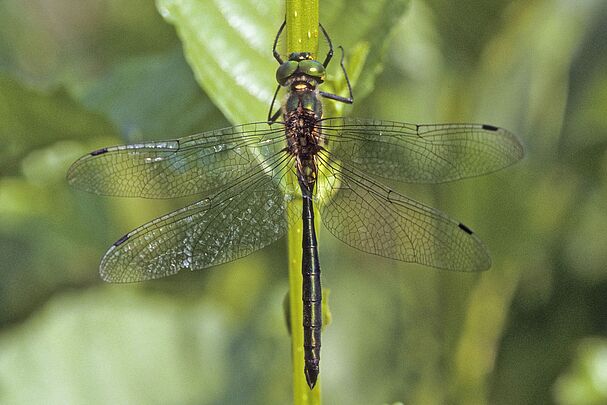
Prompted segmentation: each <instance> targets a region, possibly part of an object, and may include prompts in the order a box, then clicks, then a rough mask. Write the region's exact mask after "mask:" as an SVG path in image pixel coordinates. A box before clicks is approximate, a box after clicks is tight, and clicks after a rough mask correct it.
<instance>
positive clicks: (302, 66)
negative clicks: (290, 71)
mask: <svg viewBox="0 0 607 405" xmlns="http://www.w3.org/2000/svg"><path fill="white" fill-rule="evenodd" d="M299 71H300V72H301V73H303V74H306V75H308V76H312V77H315V78H317V79H319V80H320V81H321V82H322V81H323V80H324V78H325V67H324V66H323V65H322V63H320V62H319V61H316V60H302V61H301V62H299Z"/></svg>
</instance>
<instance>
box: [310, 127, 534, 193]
mask: <svg viewBox="0 0 607 405" xmlns="http://www.w3.org/2000/svg"><path fill="white" fill-rule="evenodd" d="M322 133H323V134H324V135H325V136H326V138H327V141H328V145H329V148H331V149H330V151H331V153H332V154H333V155H334V156H335V158H337V159H339V160H344V161H347V162H349V163H351V164H352V165H354V167H356V168H357V169H358V170H360V171H363V172H365V173H368V174H371V175H374V176H379V177H383V178H388V179H393V180H397V181H403V182H410V183H441V182H446V181H453V180H457V179H462V178H466V177H474V176H479V175H482V174H487V173H491V172H494V171H496V170H499V169H502V168H504V167H507V166H510V165H512V164H513V163H515V162H517V161H518V160H520V159H521V158H522V157H523V147H522V145H521V143H520V142H519V140H518V139H517V138H516V136H514V135H513V134H511V133H510V132H508V131H506V130H505V129H501V128H497V127H494V126H491V125H480V124H432V125H417V124H407V123H402V122H391V121H378V120H366V119H352V118H328V119H325V120H322Z"/></svg>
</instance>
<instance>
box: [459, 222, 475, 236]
mask: <svg viewBox="0 0 607 405" xmlns="http://www.w3.org/2000/svg"><path fill="white" fill-rule="evenodd" d="M458 226H459V229H461V230H462V231H464V232H466V233H467V234H468V235H472V233H473V232H472V229H470V228H468V227H467V226H466V225H464V224H459V225H458Z"/></svg>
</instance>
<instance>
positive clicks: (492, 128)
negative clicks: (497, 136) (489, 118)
mask: <svg viewBox="0 0 607 405" xmlns="http://www.w3.org/2000/svg"><path fill="white" fill-rule="evenodd" d="M483 129H486V130H487V131H497V130H498V129H499V128H498V127H494V126H493V125H487V124H483Z"/></svg>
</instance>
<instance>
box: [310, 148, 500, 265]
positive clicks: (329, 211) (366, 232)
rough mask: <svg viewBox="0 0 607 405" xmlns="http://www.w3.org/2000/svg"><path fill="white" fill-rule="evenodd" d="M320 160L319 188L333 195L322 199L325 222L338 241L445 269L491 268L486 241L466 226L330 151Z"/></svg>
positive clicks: (322, 214)
mask: <svg viewBox="0 0 607 405" xmlns="http://www.w3.org/2000/svg"><path fill="white" fill-rule="evenodd" d="M320 158H321V160H322V163H323V166H321V176H322V181H320V182H319V183H318V184H319V185H323V184H325V185H326V186H327V187H328V188H329V189H331V190H330V192H331V193H332V194H333V195H332V197H331V198H326V199H321V201H320V212H321V218H322V222H323V224H324V225H325V227H326V228H327V229H328V230H329V231H330V232H331V233H332V234H333V235H334V236H335V237H336V238H337V239H339V240H341V241H342V242H344V243H346V244H348V245H350V246H352V247H354V248H356V249H359V250H361V251H363V252H367V253H372V254H375V255H378V256H383V257H387V258H390V259H396V260H401V261H404V262H413V263H419V264H424V265H427V266H432V267H437V268H440V269H446V270H456V271H482V270H487V269H488V268H489V267H490V266H491V259H490V257H489V255H488V253H487V250H486V249H485V247H484V246H483V244H482V242H481V241H480V240H479V239H478V238H477V237H476V235H474V234H473V233H472V231H471V230H470V229H469V228H467V227H466V226H465V225H463V224H460V223H458V222H456V221H454V220H452V219H450V218H449V217H447V216H446V215H445V214H443V213H442V212H440V211H438V210H435V209H433V208H430V207H427V206H425V205H423V204H421V203H419V202H416V201H413V200H411V199H409V198H407V197H405V196H403V195H400V194H398V193H396V192H395V191H393V190H391V189H389V188H388V187H386V186H384V185H382V184H379V183H377V182H374V181H373V180H371V179H369V178H368V177H366V176H364V175H363V174H362V173H360V172H358V171H357V170H356V169H353V168H352V167H350V166H349V165H344V164H341V163H338V162H335V161H333V160H331V159H330V158H329V155H328V154H327V153H326V152H322V153H321V154H320ZM335 173H340V174H339V175H337V176H336V175H335ZM319 193H321V194H322V193H323V190H319Z"/></svg>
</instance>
